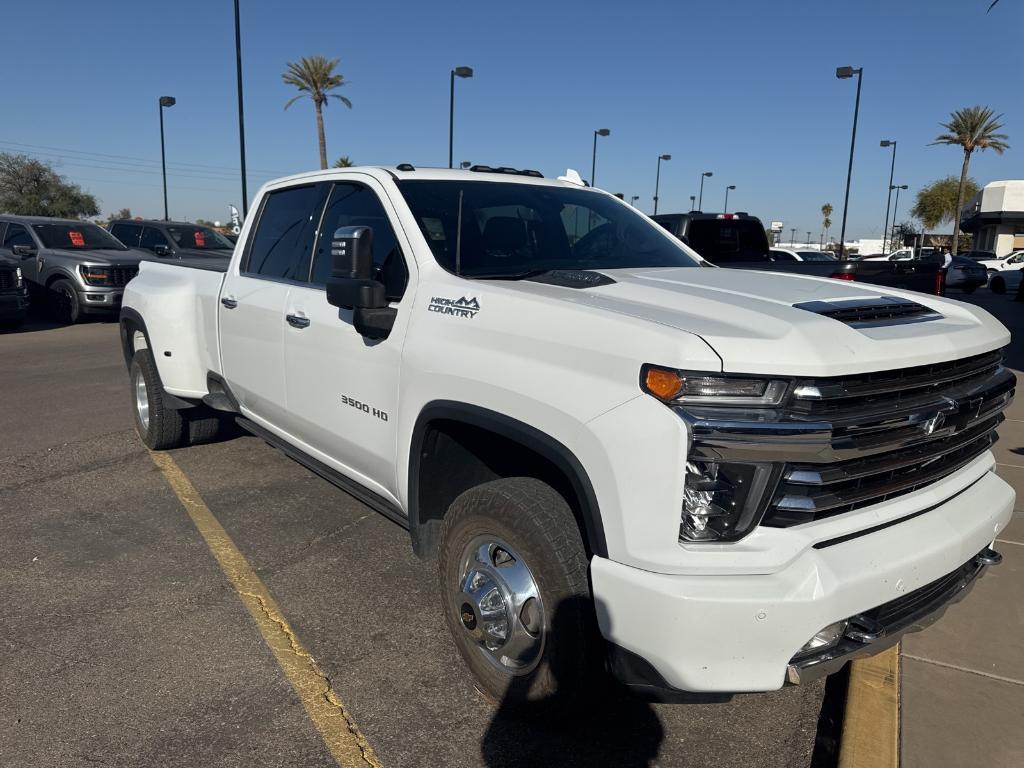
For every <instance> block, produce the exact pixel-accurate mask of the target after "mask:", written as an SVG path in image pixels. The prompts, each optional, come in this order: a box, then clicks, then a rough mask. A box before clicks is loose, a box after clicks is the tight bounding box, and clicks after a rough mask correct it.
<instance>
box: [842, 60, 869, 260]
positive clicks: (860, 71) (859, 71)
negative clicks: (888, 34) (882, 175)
mask: <svg viewBox="0 0 1024 768" xmlns="http://www.w3.org/2000/svg"><path fill="white" fill-rule="evenodd" d="M854 75H856V76H857V99H856V101H855V102H854V107H853V135H852V136H851V137H850V162H849V165H847V167H846V196H845V197H844V198H843V225H842V227H841V228H840V229H839V259H840V261H841V260H843V259H845V258H846V212H847V209H848V207H849V205H850V178H851V177H852V176H853V148H854V146H855V145H856V144H857V117H858V116H859V115H860V85H861V81H862V80H863V78H864V67H837V68H836V77H838V78H839V79H840V80H847V79H849V78H851V77H853V76H854Z"/></svg>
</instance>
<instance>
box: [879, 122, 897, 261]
mask: <svg viewBox="0 0 1024 768" xmlns="http://www.w3.org/2000/svg"><path fill="white" fill-rule="evenodd" d="M878 146H880V147H892V164H891V165H890V166H889V194H888V196H887V197H886V198H885V228H884V229H883V230H882V253H885V241H886V239H887V238H888V236H889V205H890V204H891V203H892V176H893V173H894V172H895V171H896V142H895V140H892V139H882V140H881V141H880V142H878Z"/></svg>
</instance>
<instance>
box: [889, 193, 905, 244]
mask: <svg viewBox="0 0 1024 768" xmlns="http://www.w3.org/2000/svg"><path fill="white" fill-rule="evenodd" d="M906 188H907V185H906V184H902V185H893V184H890V185H889V194H890V195H891V194H892V191H893V190H894V189H895V190H896V204H895V205H893V207H892V231H893V234H894V235H895V233H896V211H898V210H899V208H900V190H901V189H906ZM889 246H890V247H892V238H890V240H889Z"/></svg>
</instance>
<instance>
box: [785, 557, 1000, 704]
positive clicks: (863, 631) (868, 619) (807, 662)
mask: <svg viewBox="0 0 1024 768" xmlns="http://www.w3.org/2000/svg"><path fill="white" fill-rule="evenodd" d="M1002 559H1003V556H1002V555H1001V554H999V553H998V552H996V551H995V550H994V549H992V548H991V547H986V548H985V549H983V550H982V551H981V552H979V553H978V554H977V555H975V556H974V557H973V558H971V559H970V560H969V561H968V562H966V563H964V564H963V565H962V566H960V567H959V568H958V569H957V570H955V571H953V572H952V573H950V574H947V575H946V576H943V577H942V578H941V579H936V580H935V581H933V582H932V583H931V584H926V585H925V586H923V587H921V588H920V589H917V590H914V591H913V592H911V593H910V594H908V595H904V596H903V597H901V598H898V599H896V600H893V601H891V602H889V603H886V604H885V605H882V606H879V607H878V608H874V609H872V610H870V611H865V612H864V613H860V614H857V615H856V616H851V617H850V619H849V624H848V626H847V628H846V631H845V633H844V634H843V636H842V637H841V638H840V639H839V641H838V643H836V644H835V645H832V646H830V647H828V648H824V649H822V650H820V651H815V652H811V653H807V654H797V655H796V656H794V657H793V658H792V659H791V660H790V662H789V665H788V666H787V668H786V682H787V683H789V684H791V685H800V684H802V683H808V682H811V681H812V680H817V679H819V678H821V677H824V676H825V675H831V674H832V673H833V672H837V671H838V670H839V669H840V668H841V667H842V666H843V665H844V664H845V663H846V662H848V661H850V660H852V659H857V658H861V657H864V656H873V655H875V654H876V653H880V652H881V651H884V650H885V649H886V648H890V647H892V646H893V645H895V644H896V643H898V642H899V641H900V639H901V638H902V637H903V636H904V635H906V634H908V633H911V632H919V631H920V630H922V629H925V628H926V627H928V626H930V625H931V624H934V623H935V622H936V621H937V620H938V619H939V618H940V617H941V616H942V614H943V613H945V612H946V608H948V607H949V606H950V605H952V604H953V603H956V602H959V601H960V600H962V599H963V598H964V597H966V595H967V593H968V592H970V591H971V588H972V587H973V586H974V583H975V582H976V581H977V580H978V577H980V576H981V575H982V574H983V573H984V572H985V569H986V568H988V567H989V566H991V565H998V564H999V563H1000V562H1002Z"/></svg>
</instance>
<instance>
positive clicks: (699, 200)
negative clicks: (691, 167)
mask: <svg viewBox="0 0 1024 768" xmlns="http://www.w3.org/2000/svg"><path fill="white" fill-rule="evenodd" d="M708 176H714V174H713V173H712V172H711V171H704V173H702V174H701V175H700V196H699V197H698V198H697V210H698V211H701V210H703V208H702V206H703V205H704V179H706V178H707V177H708Z"/></svg>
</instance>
